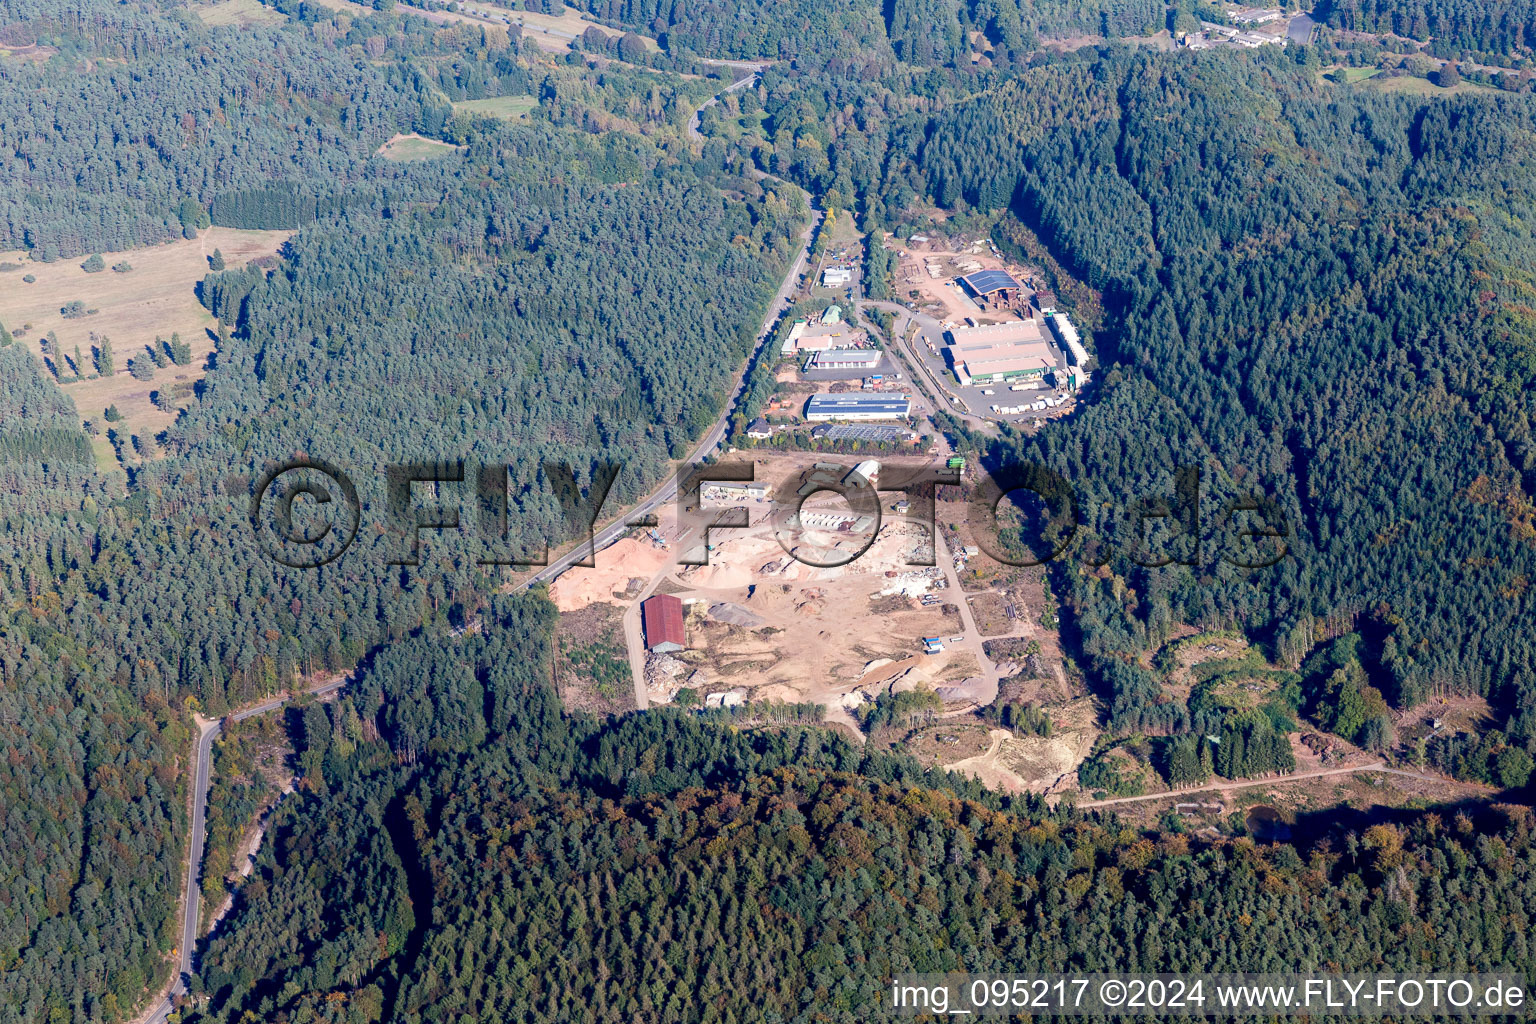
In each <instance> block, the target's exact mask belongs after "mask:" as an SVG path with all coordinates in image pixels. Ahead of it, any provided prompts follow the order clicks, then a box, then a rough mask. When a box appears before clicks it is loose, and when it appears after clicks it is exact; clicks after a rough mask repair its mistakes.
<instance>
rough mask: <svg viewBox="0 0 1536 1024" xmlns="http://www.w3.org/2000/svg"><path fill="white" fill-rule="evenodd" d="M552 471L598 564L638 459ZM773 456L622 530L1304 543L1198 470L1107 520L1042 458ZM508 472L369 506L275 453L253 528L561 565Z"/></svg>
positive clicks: (863, 545)
mask: <svg viewBox="0 0 1536 1024" xmlns="http://www.w3.org/2000/svg"><path fill="white" fill-rule="evenodd" d="M541 468H542V474H541V478H542V481H543V482H544V483H545V484H546V485H547V486H548V487H549V489H550V492H551V493H552V496H553V497H554V498H555V499H556V503H557V504H558V508H559V518H560V524H559V526H558V527H556V528H555V529H554V530H553V531H552V536H553V539H554V540H556V541H557V542H559V541H571V540H575V541H577V542H578V543H579V544H580V545H581V546H582V547H584V548H585V551H584V553H583V557H582V559H581V560H580V561H579V562H575V563H572V564H584V565H592V564H594V559H595V557H596V553H597V549H598V543H597V532H596V531H597V524H598V523H599V522H600V521H601V519H602V517H603V508H604V505H605V503H606V502H607V500H608V497H609V494H610V492H611V491H612V489H613V486H614V484H615V482H616V481H617V480H618V478H619V476H620V473H621V471H622V467H621V466H620V465H619V464H617V463H598V464H595V465H593V466H592V467H590V468H589V469H588V471H587V472H586V473H585V474H584V476H585V479H584V480H583V478H582V475H579V474H578V473H577V472H576V471H575V470H573V469H572V468H571V467H570V466H569V465H566V464H562V463H553V462H552V463H546V464H544V465H543V466H542V467H541ZM758 469H759V467H758V466H757V465H756V464H754V463H751V462H735V461H723V462H713V463H692V464H684V465H683V466H680V467H679V468H678V470H677V472H676V474H675V476H674V477H673V479H672V481H671V482H670V484H669V485H668V486H667V487H664V488H662V489H661V490H660V491H658V492H657V493H656V494H655V495H653V496H652V497H651V498H649V499H647V500H646V501H643V502H641V503H640V504H639V505H638V506H636V507H635V508H634V509H632V510H631V514H630V516H629V518H628V519H626V520H625V521H624V522H623V523H622V524H620V525H619V530H620V532H622V529H623V528H626V527H633V528H640V529H654V528H655V527H656V526H657V524H658V522H659V520H658V517H657V515H656V512H657V510H658V509H659V508H660V507H661V506H663V505H665V504H668V503H669V502H670V503H671V504H672V505H673V507H674V509H675V514H676V523H677V529H676V535H677V537H678V539H679V541H680V544H679V548H678V554H677V562H678V564H680V565H707V564H708V563H709V556H710V552H711V551H712V550H714V548H715V547H716V545H717V544H718V543H719V542H720V540H721V539H722V538H723V537H726V536H729V533H730V531H733V530H751V529H767V530H769V531H771V533H772V535H773V537H774V538H775V540H777V541H778V543H779V545H780V547H782V548H783V550H784V552H785V553H786V554H787V555H789V556H790V557H791V558H794V559H795V560H797V561H800V562H802V563H804V564H806V565H811V566H816V567H822V568H827V567H835V566H842V565H847V564H849V563H851V562H853V561H854V560H856V559H858V558H859V557H860V556H862V555H863V554H865V553H866V552H867V551H868V550H869V549H870V547H871V546H872V545H873V544H874V542H875V540H876V539H877V538H878V537H879V536H880V532H881V527H882V525H883V524H884V523H885V522H887V521H889V520H891V519H893V518H899V519H900V520H902V521H904V522H909V523H916V524H918V525H919V526H920V527H922V528H923V529H921V530H919V531H918V535H919V542H918V543H917V544H916V546H915V547H914V548H913V549H912V550H911V551H910V552H909V553H908V555H907V559H906V560H907V564H909V565H917V566H931V565H934V564H935V563H936V555H935V537H936V536H938V535H939V534H940V533H941V531H946V530H947V531H950V533H949V534H947V535H953V536H954V537H956V538H963V540H962V541H961V542H962V543H964V544H965V545H966V546H974V547H975V548H977V549H978V551H977V553H979V554H985V555H986V556H987V557H989V558H991V559H993V560H994V561H996V562H999V563H1001V564H1004V565H1011V566H1033V565H1041V564H1043V563H1045V562H1049V561H1053V560H1056V559H1060V558H1065V557H1078V558H1080V559H1082V560H1083V561H1084V562H1086V563H1088V564H1091V565H1103V564H1107V563H1109V562H1110V561H1112V560H1114V559H1115V558H1116V557H1122V556H1123V557H1124V558H1125V559H1127V560H1128V561H1130V562H1131V563H1133V564H1136V565H1141V566H1146V567H1149V568H1155V567H1159V566H1165V565H1187V566H1210V565H1212V564H1215V563H1217V562H1221V563H1225V564H1228V565H1231V566H1234V567H1238V568H1242V569H1262V568H1266V567H1268V566H1272V565H1275V564H1277V563H1279V562H1280V561H1281V560H1282V559H1284V558H1285V557H1286V556H1287V555H1288V554H1289V553H1290V548H1289V543H1288V542H1289V539H1290V536H1291V529H1290V524H1289V521H1288V520H1287V519H1286V517H1285V516H1284V515H1283V514H1282V512H1281V510H1280V509H1279V507H1278V505H1277V504H1276V503H1275V502H1274V501H1272V500H1270V499H1268V498H1266V497H1264V496H1263V495H1244V496H1238V497H1231V496H1227V497H1223V498H1220V499H1217V498H1215V497H1213V496H1211V495H1210V494H1208V493H1206V491H1205V489H1204V488H1203V487H1202V476H1201V471H1200V469H1199V468H1198V467H1179V468H1177V469H1176V470H1174V472H1173V474H1172V485H1171V487H1170V488H1168V490H1167V492H1166V493H1164V494H1153V495H1149V496H1147V497H1143V498H1138V499H1135V500H1132V501H1129V502H1126V503H1125V504H1124V505H1123V506H1122V507H1121V508H1119V509H1117V510H1115V514H1113V515H1110V516H1108V517H1106V516H1105V515H1104V513H1103V510H1102V509H1100V510H1098V515H1097V517H1096V520H1095V522H1096V528H1095V529H1092V530H1088V529H1085V528H1084V523H1083V515H1082V510H1081V509H1080V507H1079V503H1078V497H1077V494H1076V491H1075V490H1074V488H1073V487H1072V485H1071V483H1070V482H1068V481H1067V480H1066V478H1064V477H1063V476H1061V474H1059V473H1057V472H1055V471H1054V470H1051V469H1049V468H1047V467H1044V466H1039V465H1035V464H1031V463H1015V464H1011V465H1008V466H1005V467H1001V468H998V469H995V470H990V471H989V470H986V469H979V468H978V469H975V470H972V471H967V472H964V473H962V470H961V469H960V468H959V467H958V466H955V465H953V464H943V463H932V462H925V463H911V464H902V463H899V462H889V463H883V464H882V463H879V462H876V461H875V460H872V459H866V460H862V461H859V462H849V463H841V462H833V461H817V462H815V463H813V464H811V465H810V466H807V467H797V468H796V469H795V470H794V471H793V472H791V473H789V474H787V475H785V476H784V477H783V478H781V479H779V480H776V481H769V480H763V479H760V478H759V476H758ZM508 481H509V476H508V466H507V464H506V463H482V464H479V465H474V466H471V465H469V464H467V463H466V462H465V460H462V459H456V460H439V461H422V462H411V463H399V464H388V465H385V466H384V467H383V468H382V469H381V470H380V471H379V473H378V478H377V479H376V480H373V481H369V482H370V483H372V484H374V487H373V489H372V491H371V492H369V493H371V494H372V496H373V497H372V500H370V501H367V502H366V503H365V500H364V497H365V492H364V491H362V490H360V489H359V487H358V485H357V483H356V482H355V481H354V480H353V478H352V477H351V476H349V475H348V474H347V473H346V472H344V471H343V470H342V469H340V468H339V467H337V466H336V465H334V464H332V463H329V462H326V461H325V460H323V459H315V458H309V457H301V458H296V459H291V460H288V461H286V462H283V463H279V464H276V465H273V466H272V467H270V468H269V469H268V470H267V471H266V472H265V473H263V474H262V476H261V477H260V478H259V479H258V480H257V482H256V486H255V488H254V493H253V496H252V499H251V504H250V522H251V528H252V530H253V531H254V533H255V536H256V539H257V543H258V545H259V546H260V548H261V550H262V551H263V552H264V553H265V554H266V555H267V556H268V557H270V558H272V559H273V560H274V561H277V562H279V563H280V564H282V565H285V566H289V567H292V568H299V569H309V568H318V567H320V566H323V565H327V564H329V563H331V562H334V561H335V560H336V559H338V558H340V557H341V556H342V555H343V554H345V553H346V552H347V551H348V549H350V548H351V547H352V546H353V544H354V542H355V541H356V539H357V537H358V534H359V531H360V529H361V527H362V526H363V525H364V518H365V515H367V514H370V513H371V514H374V515H376V516H377V518H378V522H377V524H376V525H377V527H378V528H379V530H378V532H380V533H382V534H383V535H385V536H386V552H387V553H386V561H387V564H390V565H402V566H413V565H417V564H419V563H420V559H421V549H422V539H423V534H425V533H434V534H458V535H461V536H462V537H463V538H464V539H465V542H466V543H467V544H468V545H469V550H470V551H471V553H472V554H473V557H474V561H475V562H476V564H479V565H485V566H491V565H505V566H515V567H536V566H544V565H548V564H549V559H550V551H549V541H550V539H551V531H548V530H546V531H544V532H543V533H542V534H540V533H539V532H538V531H533V530H530V531H528V533H529V534H530V536H532V537H534V539H531V540H530V539H529V538H528V537H524V536H523V535H522V534H523V532H524V531H522V530H519V529H518V524H517V523H516V522H515V519H514V517H513V516H512V514H511V510H512V507H513V502H512V501H511V499H510V497H509V488H508ZM524 500H525V501H526V497H525V498H524ZM1101 504H1102V503H1101ZM754 507H758V508H765V509H766V515H758V516H757V517H756V518H754V516H753V514H752V511H753V508H754ZM941 510H942V514H941ZM613 529H614V528H613V527H610V531H611V530H613Z"/></svg>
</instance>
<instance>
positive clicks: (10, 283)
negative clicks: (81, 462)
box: [0, 228, 292, 464]
mask: <svg viewBox="0 0 1536 1024" xmlns="http://www.w3.org/2000/svg"><path fill="white" fill-rule="evenodd" d="M290 234H292V232H288V231H238V230H235V229H233V228H209V229H208V230H207V231H204V232H203V233H202V234H201V235H200V236H199V237H197V238H195V239H189V240H182V241H178V242H172V243H170V244H168V245H160V246H155V247H153V248H148V249H135V250H132V251H130V252H123V253H104V254H103V256H102V259H103V260H104V262H105V263H106V264H107V265H108V266H112V265H113V264H115V263H118V262H120V261H126V262H128V263H130V264H132V266H133V269H132V270H130V271H128V272H127V273H122V274H120V273H117V272H115V271H112V270H103V271H101V272H99V273H95V274H87V273H86V272H85V271H84V270H82V269H80V261H78V260H61V261H59V262H57V263H32V262H30V261H29V260H28V258H27V257H26V256H25V255H24V254H16V253H0V262H21V263H23V264H25V270H24V271H19V270H18V271H12V272H10V273H8V274H6V275H5V276H4V278H3V279H0V280H3V282H4V287H3V288H0V323H4V324H5V325H6V327H8V328H9V329H10V330H11V332H12V333H13V334H15V335H16V337H17V339H18V340H19V341H20V342H21V343H22V344H25V345H26V346H27V347H28V348H30V349H31V350H32V352H33V353H34V354H37V355H39V356H41V354H42V347H41V342H42V339H43V338H44V337H45V336H46V335H47V334H48V332H49V331H52V332H54V335H55V336H56V337H57V338H58V342H59V350H60V352H61V354H62V355H61V359H60V362H61V363H62V365H58V366H56V368H55V369H56V372H57V374H58V375H59V376H61V377H64V378H69V377H73V376H75V370H74V368H73V366H72V364H73V362H74V357H75V355H74V354H75V350H76V348H78V349H79V350H80V353H81V356H82V362H84V364H85V365H84V366H82V367H80V372H81V374H82V375H83V377H84V379H81V380H78V381H73V382H70V383H65V384H63V385H62V386H63V389H64V393H65V394H67V395H69V396H70V398H72V399H73V400H74V403H75V408H76V409H77V410H78V411H79V413H80V416H81V419H82V420H94V421H96V423H98V424H99V425H103V426H106V424H103V423H102V413H103V412H104V410H105V409H106V407H107V406H109V405H116V406H117V408H118V411H119V412H120V413H121V414H122V416H123V422H121V423H118V424H115V425H114V426H115V427H116V428H118V429H119V430H120V431H126V432H127V433H129V434H135V435H139V436H142V437H152V436H153V435H155V434H157V433H159V432H160V431H162V430H164V429H165V428H166V427H168V426H170V424H171V423H172V422H173V421H174V420H175V418H176V407H175V406H174V405H172V406H171V407H170V408H168V409H162V408H157V407H156V406H155V405H154V404H153V403H151V401H150V394H151V393H152V392H156V391H160V392H166V393H168V394H169V393H174V392H175V391H176V390H178V385H180V386H181V387H180V390H182V391H186V390H188V389H189V388H190V386H191V385H192V384H193V383H194V382H196V381H197V380H199V379H201V378H202V376H203V368H204V366H205V364H206V363H207V361H208V354H209V353H210V352H212V351H213V348H214V343H215V341H216V340H217V336H216V334H215V331H216V329H217V322H216V321H215V320H214V318H213V317H212V316H211V315H209V313H208V311H207V310H206V309H204V308H203V307H202V305H201V304H199V303H198V301H197V295H196V293H195V291H194V289H195V288H196V286H197V283H198V282H199V281H201V280H202V279H203V275H205V274H207V273H208V272H209V267H208V257H209V256H211V255H212V254H213V251H214V250H215V249H218V250H219V251H220V252H222V253H223V255H224V260H225V265H226V266H227V267H230V268H234V267H238V266H240V265H242V264H244V263H247V262H249V261H251V260H253V259H257V258H259V257H264V256H271V255H272V254H274V253H275V252H277V250H278V247H279V246H281V245H282V244H283V242H284V241H286V240H287V239H288V237H289V235H290ZM23 273H26V274H31V275H33V276H35V277H36V278H37V280H36V283H34V284H26V283H24V282H23V281H22V276H23ZM75 300H79V301H80V302H82V303H84V304H85V306H86V308H88V309H94V310H96V312H95V313H93V314H91V315H89V316H84V317H79V318H77V319H66V318H65V317H64V316H63V314H62V313H61V312H60V310H61V308H62V307H64V306H65V305H66V304H68V303H70V302H72V301H75ZM18 328H20V329H21V330H19V331H18ZM173 333H174V334H180V335H181V338H182V340H183V341H184V342H187V343H188V344H189V345H191V347H192V361H191V363H190V364H188V365H186V366H176V365H175V364H168V365H166V366H165V367H162V368H160V369H158V370H157V371H156V373H155V377H154V379H153V380H150V381H140V380H136V379H135V378H134V377H132V376H131V375H130V374H129V373H128V360H129V359H130V358H132V357H134V356H138V355H144V354H145V353H146V351H147V349H148V347H149V346H151V345H153V344H154V342H155V338H156V337H160V338H164V339H165V340H167V341H169V340H170V337H171V335H172V334H173ZM93 334H95V335H98V336H100V335H105V336H106V337H107V338H109V339H110V340H111V343H112V354H113V361H114V363H115V368H116V371H117V372H116V373H115V374H113V375H112V376H110V377H97V378H96V379H94V380H93V379H90V378H91V377H92V376H93V375H94V374H95V372H96V371H95V368H94V365H93V362H92V354H91V349H92V346H93V342H92V335H93ZM48 363H49V365H54V361H53V359H51V358H50V359H49V360H48ZM96 448H97V452H98V459H100V457H101V456H102V455H103V454H105V455H106V456H107V462H108V463H109V462H111V461H112V455H111V452H112V449H111V447H110V446H109V445H108V444H107V442H106V441H105V440H102V439H98V440H97V444H96ZM103 464H106V463H103Z"/></svg>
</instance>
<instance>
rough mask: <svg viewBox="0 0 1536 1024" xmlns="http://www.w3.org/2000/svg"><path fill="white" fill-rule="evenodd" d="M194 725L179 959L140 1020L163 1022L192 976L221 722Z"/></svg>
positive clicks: (324, 687) (322, 688)
mask: <svg viewBox="0 0 1536 1024" xmlns="http://www.w3.org/2000/svg"><path fill="white" fill-rule="evenodd" d="M349 678H350V677H347V676H343V677H341V678H339V679H329V680H326V681H325V682H323V683H319V684H318V685H316V686H314V687H312V688H311V689H310V690H308V691H307V692H309V693H311V694H314V695H316V696H319V695H322V694H327V693H331V692H333V691H335V690H339V689H341V688H342V687H343V686H345V685H346V683H347V681H348V679H349ZM291 699H292V698H291V697H272V698H269V699H267V700H264V701H262V702H261V703H259V704H252V705H251V706H250V707H247V708H242V709H241V710H239V711H236V712H234V713H232V714H231V715H230V716H229V717H230V718H231V719H233V720H234V721H236V722H243V721H245V720H246V719H247V718H251V717H253V716H255V715H261V714H265V713H266V712H268V711H272V710H275V709H277V708H280V707H282V706H283V705H284V704H286V703H288V701H289V700H291ZM197 727H198V737H197V745H196V746H197V763H196V764H195V765H194V766H193V770H192V833H191V838H190V841H189V842H188V843H187V873H186V887H185V888H184V889H183V890H182V894H181V905H182V918H181V945H180V947H179V948H180V950H181V959H180V960H179V961H178V962H177V965H176V970H177V975H176V978H175V979H174V980H173V981H172V982H171V987H170V989H169V990H168V991H167V992H166V994H165V995H164V996H163V997H162V998H161V999H160V1001H159V1002H158V1003H156V1004H155V1005H154V1006H153V1007H152V1008H151V1009H150V1010H149V1012H148V1013H147V1014H145V1015H144V1016H142V1017H140V1018H139V1021H141V1022H142V1024H164V1022H165V1021H166V1020H167V1019H169V1017H170V1015H171V1010H172V1006H171V1001H172V1000H174V999H175V998H176V997H177V996H179V995H181V994H182V993H183V992H185V991H186V990H187V984H186V983H187V979H188V978H190V977H191V976H192V967H193V963H192V952H193V950H195V949H196V948H197V936H198V923H199V915H200V913H201V903H202V895H203V891H202V886H201V885H200V884H199V883H200V881H201V874H202V872H201V871H200V870H199V869H200V867H201V866H202V861H203V840H204V839H205V838H206V835H207V831H208V829H207V819H208V785H209V782H210V780H211V775H212V771H213V741H214V740H215V739H217V738H218V735H219V733H221V732H222V731H223V730H224V723H223V721H222V720H221V719H217V718H215V719H211V720H210V719H205V718H201V717H199V718H198V719H197Z"/></svg>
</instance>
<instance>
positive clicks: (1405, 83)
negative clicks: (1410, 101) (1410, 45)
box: [1366, 75, 1499, 99]
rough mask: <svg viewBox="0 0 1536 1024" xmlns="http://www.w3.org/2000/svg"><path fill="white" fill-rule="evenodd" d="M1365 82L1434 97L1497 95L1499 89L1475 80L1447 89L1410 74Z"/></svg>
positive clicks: (1374, 85)
mask: <svg viewBox="0 0 1536 1024" xmlns="http://www.w3.org/2000/svg"><path fill="white" fill-rule="evenodd" d="M1366 84H1367V85H1369V86H1370V87H1371V88H1373V89H1380V90H1381V91H1383V92H1396V93H1403V94H1405V95H1408V96H1423V97H1426V98H1431V99H1432V98H1434V97H1437V96H1464V95H1466V94H1467V93H1479V92H1480V93H1484V94H1486V95H1489V96H1493V95H1497V94H1498V92H1499V90H1497V89H1490V88H1488V87H1487V86H1486V85H1478V84H1476V83H1475V82H1468V81H1461V82H1459V83H1457V84H1456V85H1454V86H1452V87H1451V88H1449V89H1445V88H1441V87H1440V86H1438V85H1436V84H1435V83H1433V82H1431V81H1429V80H1428V79H1424V78H1414V77H1412V76H1411V75H1398V76H1396V77H1392V78H1388V77H1386V76H1384V75H1378V76H1376V77H1375V78H1369V79H1366Z"/></svg>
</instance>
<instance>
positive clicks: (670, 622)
mask: <svg viewBox="0 0 1536 1024" xmlns="http://www.w3.org/2000/svg"><path fill="white" fill-rule="evenodd" d="M640 617H641V619H642V621H643V623H644V626H645V646H646V647H648V648H649V649H651V650H653V651H656V652H657V653H661V654H665V653H667V652H669V651H680V650H682V649H683V648H684V647H686V646H687V643H686V642H685V638H684V636H683V602H682V601H680V600H678V599H677V598H675V597H673V596H672V595H671V594H657V595H656V596H654V597H650V598H647V599H646V601H645V603H644V604H642V605H641V606H640Z"/></svg>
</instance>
